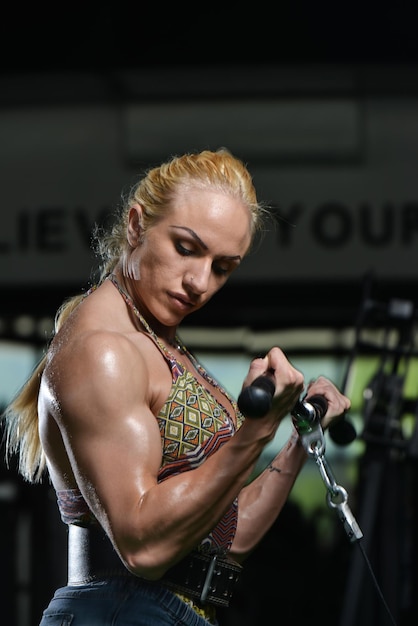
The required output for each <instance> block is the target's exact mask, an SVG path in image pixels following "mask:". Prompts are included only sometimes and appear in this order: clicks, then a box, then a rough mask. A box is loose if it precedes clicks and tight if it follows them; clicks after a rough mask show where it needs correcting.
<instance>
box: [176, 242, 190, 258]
mask: <svg viewBox="0 0 418 626" xmlns="http://www.w3.org/2000/svg"><path fill="white" fill-rule="evenodd" d="M176 250H177V252H178V253H179V254H181V255H183V256H189V255H190V254H193V250H189V249H188V248H185V247H184V246H183V245H182V244H181V243H176Z"/></svg>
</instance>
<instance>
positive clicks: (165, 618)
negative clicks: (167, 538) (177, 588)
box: [39, 576, 210, 626]
mask: <svg viewBox="0 0 418 626" xmlns="http://www.w3.org/2000/svg"><path fill="white" fill-rule="evenodd" d="M209 623H210V622H208V621H207V620H206V619H204V618H203V617H201V616H200V615H197V613H196V612H195V611H194V610H193V609H192V608H191V607H189V606H188V605H187V604H186V603H185V602H183V601H182V600H181V599H180V598H178V597H177V596H176V595H175V594H174V593H172V592H171V591H169V590H168V589H166V588H165V587H163V586H162V585H159V584H155V583H149V582H147V581H142V580H138V579H135V578H131V577H123V576H121V577H109V578H106V579H103V580H96V581H94V582H91V583H88V584H86V585H80V586H71V587H70V586H68V587H62V588H60V589H57V591H56V592H55V594H54V597H53V598H52V599H51V601H50V603H49V605H48V607H47V608H46V609H45V611H44V613H43V617H42V619H41V622H40V624H39V626H208V624H209Z"/></svg>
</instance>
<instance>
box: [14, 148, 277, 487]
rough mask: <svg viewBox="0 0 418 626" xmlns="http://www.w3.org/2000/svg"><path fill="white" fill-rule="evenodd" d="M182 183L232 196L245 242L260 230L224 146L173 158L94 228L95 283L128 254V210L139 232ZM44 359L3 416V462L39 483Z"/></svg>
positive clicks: (246, 188)
mask: <svg viewBox="0 0 418 626" xmlns="http://www.w3.org/2000/svg"><path fill="white" fill-rule="evenodd" d="M185 184H186V185H187V184H193V185H198V186H200V187H202V188H210V189H215V190H218V191H220V192H222V193H225V194H228V195H231V196H233V197H234V198H237V199H238V200H239V201H240V202H242V203H243V204H244V205H245V206H246V207H247V208H248V210H249V212H250V216H251V241H252V242H253V241H254V239H255V236H256V234H257V233H261V232H262V226H263V223H264V219H263V218H264V216H265V215H266V214H267V212H266V210H265V209H264V207H262V205H261V204H260V203H259V202H258V201H257V196H256V191H255V188H254V185H253V181H252V178H251V176H250V173H249V171H248V169H247V167H246V166H245V165H244V163H243V162H242V161H241V160H239V159H237V158H236V157H234V156H233V155H232V154H231V153H230V152H229V151H228V150H226V149H225V148H222V149H220V150H217V151H215V152H212V151H210V150H204V151H202V152H196V153H189V154H184V155H181V156H174V157H172V158H171V159H170V160H169V161H167V162H166V163H163V164H162V165H159V166H158V167H154V168H152V169H149V170H148V172H146V174H145V176H144V177H143V178H141V179H140V180H139V181H138V182H137V183H136V184H135V185H134V186H133V187H132V188H131V190H130V192H129V194H128V195H127V196H126V198H125V199H124V201H123V203H122V206H121V211H120V215H119V216H118V219H117V220H116V221H115V223H114V225H113V226H112V227H111V228H110V230H109V231H107V232H106V231H101V230H100V229H98V228H96V229H95V231H94V236H95V251H96V254H97V256H98V257H99V258H101V265H100V270H99V280H98V282H97V284H100V283H102V282H103V280H104V279H105V278H106V276H107V275H108V274H109V273H111V272H112V271H113V269H114V268H115V266H116V265H117V263H118V262H119V261H120V259H121V258H122V257H123V256H124V255H126V254H127V253H128V251H129V244H128V241H127V236H126V234H127V225H128V216H129V208H130V207H131V206H132V205H133V204H136V203H138V204H140V205H141V206H142V212H143V213H142V214H143V221H142V230H143V233H145V232H146V230H147V229H148V228H149V227H151V226H152V225H154V224H155V223H156V222H158V220H159V218H160V217H162V216H164V215H165V214H166V213H167V211H168V210H170V205H171V202H172V200H173V198H174V197H175V195H176V191H177V190H178V189H179V188H180V187H181V186H183V185H185ZM83 298H84V295H76V296H73V297H71V298H69V299H68V300H66V301H65V302H64V303H63V304H62V305H61V307H60V308H59V309H58V311H57V314H56V318H55V331H54V332H55V333H57V332H58V330H59V328H60V327H61V326H62V324H63V323H64V321H65V320H66V319H67V318H68V317H69V315H70V314H71V313H72V311H73V310H74V309H75V308H76V307H77V306H78V305H79V303H80V302H81V301H82V299H83ZM46 359H47V353H46V354H45V355H44V356H43V357H42V359H41V360H40V362H39V363H38V365H37V366H36V368H35V369H34V371H33V373H32V375H31V376H30V378H29V379H28V381H27V382H26V383H25V385H24V386H23V388H22V389H21V390H20V391H19V393H18V394H17V396H16V397H15V398H14V399H13V401H12V402H11V403H10V405H9V406H8V407H7V408H6V410H5V411H4V414H3V423H4V426H5V431H4V434H5V444H6V462H7V463H8V462H9V460H10V458H11V456H12V455H14V454H16V455H18V471H19V472H20V474H21V475H22V476H23V477H24V478H25V480H27V481H28V482H33V483H36V482H40V481H41V480H42V476H43V473H44V470H45V467H46V459H45V454H44V451H43V449H42V445H41V442H40V438H39V432H38V395H39V387H40V381H41V376H42V373H43V370H44V368H45V362H46Z"/></svg>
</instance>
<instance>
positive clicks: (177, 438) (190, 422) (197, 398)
mask: <svg viewBox="0 0 418 626" xmlns="http://www.w3.org/2000/svg"><path fill="white" fill-rule="evenodd" d="M109 279H110V280H111V281H112V283H113V284H114V285H115V287H116V288H117V289H118V290H119V293H120V294H121V296H122V297H123V299H124V300H125V302H126V304H127V305H128V306H129V307H130V308H131V309H132V311H133V313H134V314H135V316H136V317H138V319H139V320H140V322H141V324H142V326H143V327H144V329H145V330H144V332H146V333H147V334H148V335H149V336H150V338H151V339H152V341H153V342H154V343H155V345H156V346H157V347H158V349H159V350H160V352H161V354H162V356H163V357H164V359H165V360H166V362H167V364H168V366H169V368H170V370H171V374H172V387H171V391H170V394H169V396H168V398H167V400H166V401H165V403H164V405H163V407H162V409H161V411H160V412H159V414H158V415H157V417H156V419H157V422H158V425H159V430H160V434H161V444H162V463H161V467H160V470H159V472H158V481H159V482H161V481H163V480H166V479H167V478H169V477H170V476H175V475H176V474H179V473H181V472H186V471H189V470H191V469H194V468H196V467H199V465H201V464H202V463H203V462H204V460H205V459H206V458H207V457H209V456H210V455H211V454H213V453H214V452H216V450H219V448H220V447H221V446H222V445H223V444H224V443H225V442H226V441H228V440H229V439H230V438H231V437H232V436H233V434H234V432H235V431H236V429H238V428H239V427H240V426H241V424H242V422H243V419H244V418H243V416H242V414H241V413H240V411H239V409H238V406H237V403H236V401H235V400H234V399H233V398H232V396H230V394H229V393H228V392H227V391H226V390H225V389H224V388H223V387H221V386H220V385H219V383H218V382H217V381H216V380H215V379H214V378H213V377H212V376H211V375H210V374H209V373H208V372H207V371H206V370H205V368H204V367H203V366H202V365H201V364H200V363H199V362H198V361H197V359H196V358H195V357H194V355H193V354H191V353H190V352H189V351H188V350H187V349H186V348H185V346H183V345H182V343H181V341H180V339H179V338H178V337H176V342H178V344H179V345H180V347H181V351H182V353H183V354H185V355H186V356H187V357H188V359H189V360H190V361H191V363H192V364H193V367H194V368H195V370H196V371H197V372H198V373H199V374H200V376H201V377H202V379H203V380H204V381H206V383H208V386H206V385H205V384H202V382H201V381H200V380H199V379H198V378H197V377H196V376H195V374H194V373H193V371H190V370H189V369H187V368H186V367H185V365H184V364H183V363H181V362H179V361H178V360H177V359H176V358H175V356H174V355H173V354H172V353H171V352H170V351H169V350H168V349H167V348H166V346H165V345H164V344H163V343H162V341H160V339H159V338H158V337H157V335H156V334H155V332H154V331H153V330H152V328H151V327H150V326H149V324H148V323H147V321H146V320H145V319H144V317H143V316H142V315H141V313H140V312H139V310H138V309H137V307H136V306H135V304H134V302H133V301H132V299H131V298H130V296H129V295H128V294H127V293H126V292H125V291H124V290H123V289H122V288H121V287H120V285H119V283H118V282H117V280H116V278H115V277H114V276H113V275H110V276H109ZM209 385H210V386H213V387H215V388H216V389H218V390H219V391H220V392H221V393H222V395H223V396H224V397H225V398H226V399H227V400H229V402H230V403H231V405H232V407H233V409H234V412H235V415H236V418H237V426H235V423H234V421H233V419H232V416H231V415H230V413H229V412H228V410H227V409H226V408H225V407H224V406H222V405H221V404H220V403H219V402H218V400H217V399H216V398H215V397H214V396H213V394H212V392H211V390H210V388H209ZM57 499H58V506H59V509H60V513H61V517H62V519H63V521H64V522H65V523H67V524H69V523H77V524H82V525H85V524H90V523H94V522H95V518H94V517H93V516H92V513H91V512H90V510H89V509H88V506H87V503H86V502H85V500H84V498H83V497H82V495H81V493H80V492H79V490H78V489H71V490H65V491H59V492H57ZM237 515H238V503H237V500H235V501H234V502H233V504H232V505H231V507H230V509H229V510H228V511H227V512H226V514H225V515H224V517H223V518H222V519H221V520H220V522H219V523H218V524H217V526H216V527H215V528H214V529H213V531H212V532H211V533H210V535H209V536H208V537H207V538H206V539H205V540H204V541H203V542H202V549H205V550H206V549H208V550H214V549H215V550H220V551H227V550H229V549H230V547H231V543H232V541H233V538H234V536H235V531H236V525H237Z"/></svg>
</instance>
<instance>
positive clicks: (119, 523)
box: [111, 425, 274, 577]
mask: <svg viewBox="0 0 418 626" xmlns="http://www.w3.org/2000/svg"><path fill="white" fill-rule="evenodd" d="M248 429H249V425H248V426H247V428H246V429H245V430H248ZM253 430H255V428H252V430H250V434H247V435H245V434H244V430H243V431H242V432H241V431H239V432H237V433H236V435H235V436H234V437H232V439H231V440H230V441H229V442H228V443H227V444H225V445H224V446H222V447H221V448H220V449H219V450H218V451H217V452H216V453H215V454H213V455H212V456H210V457H208V458H207V459H206V460H205V461H204V463H202V465H200V466H199V467H198V468H196V469H194V470H192V471H189V472H184V473H181V474H178V475H176V476H173V477H171V478H168V479H167V480H165V481H162V482H161V483H158V484H155V485H154V486H153V487H151V488H150V489H148V490H146V492H145V493H144V494H143V496H142V497H141V499H140V501H139V503H138V507H137V508H136V509H135V510H132V509H131V510H132V515H133V517H132V518H130V517H129V516H126V510H127V509H126V507H125V506H118V507H117V508H116V513H115V514H114V516H113V519H112V523H111V526H112V529H113V539H114V542H115V544H116V545H117V546H118V549H119V551H120V553H121V555H122V558H123V559H124V560H125V562H126V563H127V564H128V566H129V568H130V569H131V570H132V571H134V572H135V573H138V574H139V575H145V576H147V577H148V576H149V577H158V576H159V575H160V574H161V573H162V572H163V571H164V570H165V569H167V567H170V566H171V565H173V564H174V563H175V562H176V561H177V560H178V559H179V558H181V557H182V556H184V554H186V553H188V552H189V551H190V550H191V549H192V548H193V547H195V546H196V545H198V544H199V543H200V542H201V541H202V539H203V538H204V537H206V536H207V535H208V534H209V532H210V531H212V530H213V528H214V527H215V526H216V524H217V523H218V522H219V520H220V519H221V518H222V516H223V515H224V514H225V512H226V511H227V510H228V509H229V507H230V506H231V504H232V502H233V501H234V499H235V498H236V497H237V496H238V494H239V493H240V491H241V490H242V488H243V487H244V486H245V485H246V483H247V482H248V480H249V478H250V476H251V474H252V472H253V471H254V468H255V465H256V462H257V460H258V458H259V456H260V453H261V451H262V449H263V447H264V446H265V445H266V442H267V440H270V439H271V435H272V432H273V430H274V429H271V428H269V435H268V437H267V438H264V437H258V438H257V437H256V436H253ZM112 510H113V511H115V507H114V506H113V505H112ZM118 511H119V512H121V511H123V512H124V514H123V515H122V516H121V515H120V514H119V513H118Z"/></svg>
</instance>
